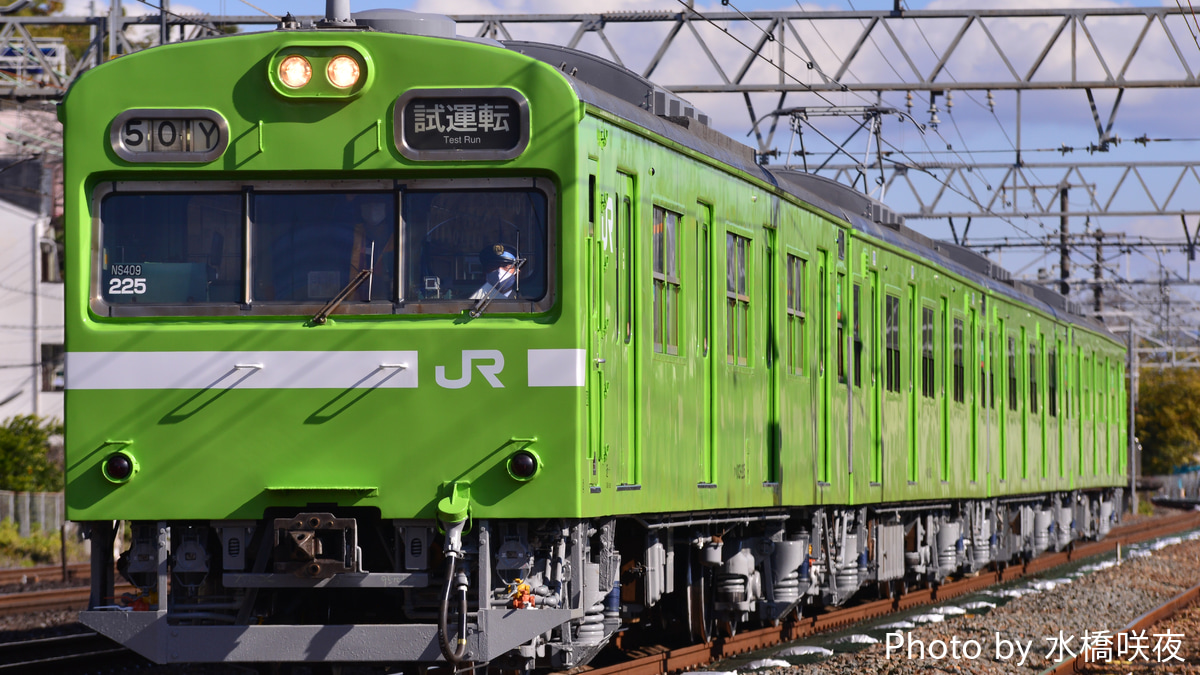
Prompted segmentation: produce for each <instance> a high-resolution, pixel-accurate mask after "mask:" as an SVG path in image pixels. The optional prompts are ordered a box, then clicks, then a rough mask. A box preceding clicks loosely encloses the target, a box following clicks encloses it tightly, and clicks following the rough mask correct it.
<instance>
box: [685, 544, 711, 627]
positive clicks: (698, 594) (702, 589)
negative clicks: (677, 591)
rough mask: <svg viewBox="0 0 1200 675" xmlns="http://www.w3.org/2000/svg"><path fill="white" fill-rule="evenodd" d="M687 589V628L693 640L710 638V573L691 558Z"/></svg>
mask: <svg viewBox="0 0 1200 675" xmlns="http://www.w3.org/2000/svg"><path fill="white" fill-rule="evenodd" d="M689 571H690V572H691V574H690V575H689V581H688V589H687V615H688V628H689V630H690V632H691V636H692V641H693V642H708V641H709V640H710V639H712V637H713V635H712V633H713V631H712V598H711V597H710V596H709V588H708V585H709V582H710V579H709V577H710V575H709V574H706V570H705V569H704V568H703V567H701V566H700V565H699V564H697V563H696V561H695V560H694V559H693V560H692V567H691V569H690V570H689Z"/></svg>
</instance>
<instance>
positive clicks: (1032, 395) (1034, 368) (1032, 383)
mask: <svg viewBox="0 0 1200 675" xmlns="http://www.w3.org/2000/svg"><path fill="white" fill-rule="evenodd" d="M1039 365H1040V364H1038V348H1037V342H1033V341H1031V342H1030V343H1029V412H1030V413H1034V414H1036V413H1037V411H1038V377H1037V376H1038V366H1039Z"/></svg>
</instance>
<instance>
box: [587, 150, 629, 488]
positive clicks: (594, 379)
mask: <svg viewBox="0 0 1200 675" xmlns="http://www.w3.org/2000/svg"><path fill="white" fill-rule="evenodd" d="M617 179H618V180H617V181H616V182H615V184H613V183H610V184H608V185H604V184H601V185H600V186H599V187H598V188H596V191H595V195H596V207H595V211H596V223H595V233H594V234H595V236H594V237H593V238H592V251H591V255H590V256H589V263H590V267H591V269H590V274H589V278H590V281H591V293H590V295H591V305H592V307H591V312H590V313H589V319H590V324H591V330H590V333H591V351H592V361H591V363H590V364H589V365H590V376H589V386H590V395H589V396H590V400H589V408H590V412H589V421H590V423H591V428H592V438H591V442H592V443H591V445H592V448H591V450H592V452H591V460H592V461H591V467H590V468H591V476H590V485H591V487H592V489H593V491H600V490H605V491H606V490H610V489H615V486H617V485H622V484H629V483H633V482H634V479H635V477H634V476H633V475H632V472H633V467H634V462H635V460H636V458H635V454H634V453H635V452H636V448H635V447H634V445H633V433H632V432H633V420H632V410H633V401H632V400H631V397H632V396H633V395H634V393H633V392H634V387H633V386H632V369H633V350H634V349H635V344H636V341H635V340H633V317H634V316H635V312H634V310H633V307H632V300H633V297H634V294H633V289H632V287H631V282H632V279H633V266H632V250H633V247H632V239H631V235H632V227H633V198H632V190H631V189H630V188H631V186H632V180H633V179H632V177H630V176H627V175H625V174H617ZM605 188H608V189H605Z"/></svg>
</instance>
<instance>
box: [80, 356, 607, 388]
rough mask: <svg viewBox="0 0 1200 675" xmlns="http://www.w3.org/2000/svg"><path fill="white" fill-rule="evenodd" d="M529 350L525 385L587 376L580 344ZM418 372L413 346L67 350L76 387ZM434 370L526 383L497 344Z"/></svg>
mask: <svg viewBox="0 0 1200 675" xmlns="http://www.w3.org/2000/svg"><path fill="white" fill-rule="evenodd" d="M527 357H528V358H527V361H528V368H527V372H526V380H525V382H524V384H525V385H526V386H529V387H582V386H583V384H584V372H585V370H584V363H585V362H586V358H587V354H586V351H585V350H583V349H530V350H527ZM427 367H428V366H427ZM419 372H420V367H419V358H418V354H417V352H416V351H377V352H338V351H334V352H68V353H67V367H66V375H67V389H71V390H110V389H212V388H220V389H235V388H236V389H352V388H359V387H361V388H382V389H413V388H416V387H417V386H418V383H419V378H418V374H419ZM433 372H434V373H435V381H436V382H437V384H438V386H440V387H442V388H445V389H462V388H464V387H466V386H467V385H469V384H471V382H472V381H475V382H476V383H477V384H479V383H482V384H485V385H488V386H491V387H492V388H503V387H504V386H505V384H506V383H507V384H508V385H509V386H519V385H520V384H521V383H519V382H515V381H513V380H512V378H513V373H512V372H511V371H509V372H508V373H507V374H505V373H504V355H503V353H502V352H500V351H498V350H494V349H480V350H464V351H463V352H462V357H461V360H460V361H457V362H454V363H448V364H442V365H437V366H435V367H434V371H433ZM475 375H480V376H482V377H474V376H475ZM426 382H428V379H426Z"/></svg>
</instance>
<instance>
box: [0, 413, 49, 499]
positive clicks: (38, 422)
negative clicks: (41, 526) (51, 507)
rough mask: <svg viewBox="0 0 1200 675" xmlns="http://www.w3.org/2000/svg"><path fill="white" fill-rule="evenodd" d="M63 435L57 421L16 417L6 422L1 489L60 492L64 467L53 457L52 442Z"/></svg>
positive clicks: (0, 432) (1, 435) (0, 444)
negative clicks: (54, 437) (51, 455)
mask: <svg viewBox="0 0 1200 675" xmlns="http://www.w3.org/2000/svg"><path fill="white" fill-rule="evenodd" d="M62 432H63V426H62V424H61V423H60V422H59V421H58V420H56V419H45V418H41V417H38V416H36V415H17V416H16V417H11V418H9V419H8V420H7V421H5V423H4V426H3V427H0V490H13V491H16V492H56V491H58V490H61V489H62V488H63V474H62V467H61V466H59V465H58V464H57V463H56V462H54V461H52V460H51V458H50V439H51V437H52V436H56V435H61V434H62Z"/></svg>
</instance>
